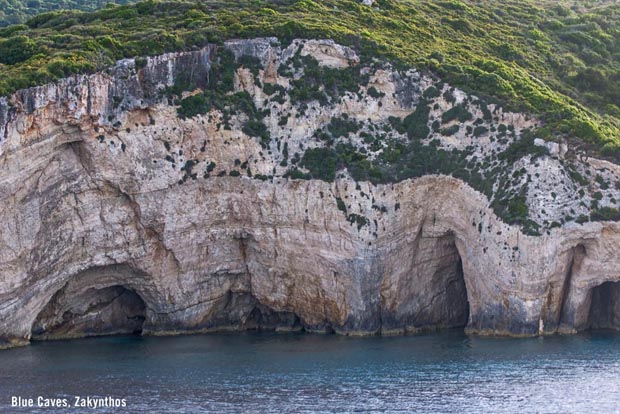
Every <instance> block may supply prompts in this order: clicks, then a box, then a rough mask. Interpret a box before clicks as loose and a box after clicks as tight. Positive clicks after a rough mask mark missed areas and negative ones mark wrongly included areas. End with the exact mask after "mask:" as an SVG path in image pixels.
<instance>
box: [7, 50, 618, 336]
mask: <svg viewBox="0 0 620 414" xmlns="http://www.w3.org/2000/svg"><path fill="white" fill-rule="evenodd" d="M227 47H228V49H229V50H230V51H231V52H232V54H233V55H234V58H235V59H236V60H237V61H244V60H243V59H244V58H243V57H244V56H246V57H247V56H250V57H252V58H253V59H254V60H253V61H244V62H245V64H244V65H242V66H241V67H239V68H236V69H235V71H234V78H233V82H234V91H232V92H229V96H230V94H232V93H239V92H243V95H238V96H237V98H238V99H241V98H243V99H246V98H245V97H247V96H249V97H250V99H251V101H252V102H253V104H254V105H255V108H256V111H260V112H261V113H263V114H264V115H263V118H262V119H261V122H262V123H263V125H264V126H265V130H260V128H258V129H259V131H258V132H257V131H255V130H253V129H252V128H250V127H255V128H254V129H256V125H255V124H252V123H251V122H250V121H251V120H252V119H251V116H256V115H255V114H254V115H252V112H251V111H249V112H244V111H236V112H235V111H231V110H230V107H228V109H227V108H226V107H217V105H214V106H212V107H209V108H208V110H207V111H206V112H203V113H197V114H194V115H192V116H187V117H185V118H183V117H179V115H178V113H177V107H178V104H179V103H180V101H181V100H182V99H187V97H190V96H192V95H195V94H197V93H201V91H202V90H203V89H208V88H209V87H210V86H209V85H210V83H209V82H210V78H209V76H210V75H213V73H212V72H210V69H211V67H212V66H213V64H214V62H216V60H217V56H218V53H221V52H219V51H218V50H217V49H216V48H215V47H211V48H207V49H205V50H202V51H198V52H191V53H176V54H169V55H164V56H160V57H157V58H152V59H148V61H147V64H146V66H145V67H143V68H136V67H135V62H134V61H133V60H125V61H121V62H120V63H119V64H118V65H117V66H116V67H115V68H112V69H111V70H110V71H109V72H108V73H99V74H95V75H90V76H74V77H71V78H68V79H65V80H62V81H60V82H58V83H57V84H52V85H47V86H43V87H39V88H32V89H28V90H24V91H20V92H18V93H16V94H14V95H12V96H10V97H7V98H2V99H1V100H0V121H1V122H0V132H1V133H2V134H1V135H0V345H3V346H10V345H16V344H23V343H27V342H28V341H29V340H30V338H31V337H35V338H56V337H67V336H68V337H74V336H82V335H98V334H109V333H120V332H136V331H141V332H143V333H148V334H171V333H180V332H206V331H212V330H224V329H225V330H236V329H276V330H298V329H305V330H309V331H321V332H332V331H335V332H338V333H342V334H377V333H383V334H395V333H407V332H415V331H418V330H423V329H435V328H448V327H466V329H467V330H468V331H469V332H473V333H481V334H505V335H537V334H546V333H555V332H558V331H561V332H575V331H578V330H582V329H589V328H599V327H601V328H618V327H619V326H620V325H619V323H618V321H617V318H616V317H614V316H610V314H611V313H613V312H611V311H609V309H615V308H617V307H618V306H619V304H618V301H619V300H620V295H618V294H617V293H615V292H616V290H617V289H616V288H614V289H615V290H610V291H609V292H607V290H605V289H603V288H597V286H601V285H603V284H604V283H606V282H617V281H620V273H618V270H617V269H618V268H620V267H619V266H618V265H619V264H620V263H618V262H619V261H620V260H619V259H618V257H617V253H616V252H617V246H618V245H619V243H620V226H619V225H618V224H617V223H614V222H587V223H583V224H578V223H577V222H575V221H574V219H575V218H577V217H578V216H579V215H586V214H589V213H590V211H591V206H590V204H589V203H590V202H591V201H592V199H593V197H594V198H595V199H596V201H597V202H598V204H597V207H601V206H612V205H614V203H615V200H616V199H620V195H618V194H617V193H618V191H619V190H618V189H617V188H616V187H615V186H614V185H609V184H610V183H613V182H616V181H617V180H618V177H619V176H620V174H619V172H618V167H617V166H615V165H613V164H609V163H606V162H604V161H599V160H581V161H578V160H573V159H571V160H568V159H566V158H564V157H565V156H566V150H565V149H562V148H561V147H560V144H557V145H558V147H557V148H556V147H554V146H553V145H552V144H550V143H545V142H538V143H537V144H538V145H537V147H539V148H543V147H544V146H547V145H549V146H550V148H546V147H545V148H546V149H545V150H544V151H543V150H540V151H536V154H531V153H528V152H524V153H520V152H518V150H519V148H518V147H515V146H514V145H513V144H514V143H518V142H520V140H521V139H522V137H523V131H524V130H526V129H528V128H533V127H535V126H536V125H537V124H538V121H537V120H536V119H534V118H531V117H528V116H525V115H522V114H514V113H509V112H505V111H503V110H502V109H501V108H499V107H496V106H487V105H485V104H482V103H480V102H479V101H477V100H476V99H475V97H468V96H466V95H465V94H464V93H463V92H462V91H459V90H456V89H454V88H450V87H449V85H443V84H439V83H437V80H434V79H432V78H431V77H429V76H426V75H422V74H420V73H418V72H415V71H408V72H406V73H403V72H398V71H396V70H394V69H392V68H391V67H390V66H389V65H383V64H381V65H378V66H377V65H370V66H369V67H368V68H366V67H364V68H362V69H361V70H360V72H359V73H360V76H362V75H364V74H366V75H368V76H367V78H364V79H367V80H366V82H367V83H366V84H364V85H361V86H360V88H359V90H358V91H349V90H348V89H347V90H346V91H345V92H342V91H340V92H339V94H338V95H335V94H333V93H332V92H330V90H327V89H324V90H323V91H327V92H325V93H326V95H325V98H323V97H322V96H319V97H318V98H317V99H309V100H302V101H295V100H294V99H293V98H292V97H293V96H300V95H299V94H297V95H296V92H295V90H293V89H292V88H296V87H298V86H295V85H296V84H295V81H296V80H299V79H303V78H301V76H302V75H303V73H304V71H309V69H308V68H309V66H306V67H305V68H304V67H303V66H296V63H295V62H297V63H299V62H306V63H305V64H307V65H312V64H313V63H312V62H316V67H318V68H321V67H326V68H328V69H329V70H333V71H339V70H345V71H346V70H349V69H350V68H356V67H359V65H363V63H360V61H359V59H358V58H357V55H356V54H355V52H354V51H353V50H351V49H349V48H346V47H344V46H340V45H336V44H335V43H334V42H332V41H307V42H304V41H295V42H293V44H291V45H290V46H288V47H286V48H282V47H281V46H280V45H279V43H278V42H277V39H257V40H247V41H246V40H244V41H234V42H229V43H228V44H227ZM307 58H311V59H314V61H312V60H311V61H307V60H306V61H304V60H303V59H307ZM253 62H254V63H253ZM253 65H256V66H253ZM316 70H319V69H316ZM188 74H191V75H188ZM188 76H189V77H188ZM364 76H365V75H364ZM179 78H184V79H185V80H186V81H188V82H189V84H191V85H192V87H191V88H188V89H187V90H184V91H182V92H179V93H180V94H181V96H176V97H174V96H170V92H169V90H170V89H171V88H173V87H174V86H175V83H178V82H177V81H178V79H179ZM211 81H212V79H211ZM266 85H271V86H270V87H268V86H266ZM275 85H277V86H279V88H275ZM431 86H432V87H434V88H435V89H436V90H434V91H433V90H430V92H427V91H429V88H430V87H431ZM344 87H345V89H346V88H347V87H348V86H346V85H345V86H344ZM193 88H195V90H193ZM269 88H271V89H272V90H271V92H272V93H267V91H266V89H269ZM371 88H372V89H371ZM440 88H441V89H440ZM320 91H322V90H321V89H320V88H319V92H320ZM315 92H316V91H315ZM328 92H329V93H328ZM299 99H301V98H299ZM321 100H325V102H323V103H321V102H320V101H321ZM187 102H189V101H186V103H187ZM235 102H236V101H235ZM243 102H245V101H243ZM230 105H233V104H230ZM422 105H424V106H426V107H427V108H428V114H427V121H426V122H427V123H426V124H425V125H423V126H425V127H427V130H428V136H426V137H421V138H419V137H418V138H412V137H411V135H412V134H413V135H414V136H415V134H417V131H413V132H411V131H409V132H408V131H404V130H399V125H398V121H397V119H401V121H402V120H403V119H405V118H406V117H407V116H408V115H410V114H412V112H415V111H416V110H417V108H420V107H421V106H422ZM456 106H459V108H457V110H458V111H461V112H459V113H460V114H461V115H462V116H461V118H462V119H459V115H458V114H457V115H456V117H455V118H452V115H454V113H455V111H452V112H451V114H452V115H450V116H445V115H444V114H445V113H447V112H449V111H451V110H452V109H453V108H455V107H456ZM190 109H193V108H190ZM487 111H488V112H487ZM229 112H233V113H229ZM465 113H468V114H469V116H465V115H463V114H465ZM489 114H491V115H490V118H489ZM334 118H338V119H339V120H340V121H338V122H335V121H334ZM478 119H480V120H481V121H478ZM352 120H353V121H355V126H351V125H352V124H351V123H350V121H352ZM435 121H437V122H439V124H440V125H439V126H438V127H436V128H435V127H433V125H434V124H435ZM443 121H445V122H443ZM402 122H405V121H402ZM442 122H443V124H442ZM405 123H406V122H405ZM330 125H331V127H330ZM342 125H345V131H344V132H342V133H341V134H340V131H339V132H334V131H336V130H338V129H342V128H341V127H342ZM347 125H348V127H347ZM389 125H396V127H394V128H388V126H389ZM500 125H503V127H500ZM414 126H415V124H414ZM347 128H349V129H347ZM476 128H478V129H476ZM354 130H355V131H354ZM265 131H266V132H265ZM474 132H475V133H474ZM322 134H323V135H322ZM338 134H340V135H338ZM261 135H262V136H261ZM368 137H371V138H368ZM414 139H416V140H417V141H415V142H413V144H415V145H416V147H415V148H417V149H420V150H423V149H425V148H427V147H429V146H430V147H433V148H437V149H442V150H444V151H446V154H448V152H450V153H451V154H460V155H459V157H461V156H462V158H463V160H464V161H463V162H464V164H463V165H465V167H464V168H465V169H467V171H469V172H468V174H467V177H466V178H463V179H460V178H455V177H449V176H445V175H436V174H430V175H426V174H424V173H423V172H422V173H421V175H423V176H421V177H420V176H416V174H417V173H416V174H413V173H412V174H413V176H411V178H403V177H405V176H398V174H400V173H399V172H398V171H400V170H399V168H401V167H399V164H398V163H396V162H395V163H394V164H389V162H390V161H389V160H390V159H396V158H393V157H397V155H392V151H395V150H398V149H400V150H404V149H405V146H407V145H410V144H411V142H412V141H413V140H414ZM413 144H412V145H413ZM338 145H348V147H347V148H352V149H351V153H352V154H354V155H355V154H365V157H367V158H366V161H367V162H369V163H370V164H371V165H373V166H376V168H377V169H376V172H377V173H382V174H385V173H386V172H390V171H392V172H393V173H394V174H396V176H397V177H400V178H399V179H398V180H396V181H397V182H393V183H391V182H387V181H389V180H388V178H389V177H386V176H385V175H383V178H382V179H377V176H372V175H370V176H369V177H368V179H367V180H359V179H358V178H359V177H358V176H357V175H356V174H360V172H358V171H356V170H355V168H357V167H358V166H359V165H366V164H364V162H366V161H363V160H360V161H356V163H357V164H347V168H345V169H337V171H336V174H335V176H334V177H333V180H327V181H325V180H319V179H315V178H312V176H308V175H306V174H312V172H313V170H312V166H311V164H310V160H311V157H308V156H306V157H305V158H304V156H305V154H307V152H308V151H309V150H312V149H318V150H321V151H323V150H325V151H328V150H329V148H336V147H338ZM399 145H400V146H399ZM285 148H286V150H285ZM341 148H342V147H341ZM407 148H409V147H407ZM515 148H516V150H515ZM513 150H514V151H513ZM459 151H461V152H459ZM515 151H516V152H515ZM413 153H415V152H413ZM324 154H331V153H329V152H324ZM498 154H509V155H511V156H513V157H514V158H515V159H514V160H513V162H512V164H507V162H508V161H506V160H507V158H505V157H504V158H503V157H502V156H499V155H498ZM339 156H342V154H340V155H339ZM355 156H357V155H355ZM493 157H496V158H493ZM455 159H456V158H455ZM459 159H460V158H459ZM322 161H325V162H326V163H327V162H329V161H330V160H329V159H324V160H322ZM414 161H415V162H417V161H416V160H413V161H411V162H410V163H409V164H406V165H408V166H411V165H413V164H412V163H413V162H414ZM484 161H488V164H486V163H485V162H484ZM338 162H341V161H338ZM347 162H349V161H347ZM455 162H456V161H455ZM459 162H460V161H459ZM373 163H374V164H373ZM403 165H405V164H403ZM459 165H461V164H459ZM467 165H469V167H467ZM476 165H477V166H476ZM428 167H429V168H431V170H432V167H433V166H430V165H429V166H428ZM468 168H471V169H468ZM493 169H499V170H501V173H502V174H503V173H505V174H503V175H502V174H499V173H497V172H495V173H493V174H495V175H493V174H492V173H491V172H492V171H493ZM474 170H476V171H478V172H480V174H481V177H482V178H483V179H484V177H493V180H495V181H492V180H491V181H489V182H490V185H491V188H489V191H488V193H484V194H483V193H482V192H480V191H476V190H475V189H474V188H472V185H475V181H472V180H473V178H472V177H473V175H472V174H471V173H472V172H473V171H474ZM370 171H374V170H372V169H370ZM580 171H581V172H583V174H581V173H580ZM586 171H589V172H590V174H586ZM575 173H577V174H578V175H579V177H581V178H580V179H579V177H577V178H574V177H576V175H575ZM484 174H487V175H484ZM536 174H538V175H536ZM298 175H302V176H304V177H303V178H304V179H300V178H299V177H297V176H298ZM418 175H420V174H418ZM454 175H455V176H459V174H454ZM483 175H484V176H483ZM505 177H511V178H510V179H505ZM571 177H573V178H571ZM308 178H311V179H308ZM461 178H462V177H461ZM463 180H466V181H467V180H469V181H468V182H465V181H463ZM502 180H503V181H502ZM575 180H577V181H575ZM581 181H587V183H585V182H584V183H583V184H579V182H581ZM373 182H374V184H373ZM472 182H473V183H474V184H472ZM580 189H584V191H583V195H580V194H579V190H580ZM513 193H514V194H517V193H518V195H519V196H520V197H521V198H520V199H519V200H524V201H523V202H524V203H526V205H527V206H528V207H529V209H530V218H529V219H530V220H531V221H532V223H534V224H533V225H532V226H534V227H530V228H536V229H538V231H539V232H540V233H539V235H537V236H530V235H526V234H524V232H523V229H522V227H520V226H517V225H512V226H511V225H508V224H506V222H505V220H504V219H501V218H499V217H498V216H497V215H496V214H495V212H496V211H498V209H497V203H496V204H495V205H493V204H492V203H493V201H494V200H497V199H498V197H500V195H501V197H508V195H510V194H513ZM507 199H508V198H507ZM494 207H495V208H494ZM567 216H571V217H570V218H571V219H569V218H568V217H567ZM553 222H557V225H552V224H553ZM560 222H561V223H560ZM605 286H607V285H605ZM614 286H615V285H614ZM601 315H603V316H601Z"/></svg>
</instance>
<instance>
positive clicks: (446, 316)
mask: <svg viewBox="0 0 620 414" xmlns="http://www.w3.org/2000/svg"><path fill="white" fill-rule="evenodd" d="M446 252H447V255H446V258H445V260H444V261H443V262H441V263H440V265H439V267H438V268H437V271H436V275H437V276H436V277H437V280H439V281H440V283H441V284H443V287H442V289H443V294H442V295H441V296H440V297H439V301H437V305H436V309H437V311H438V316H439V320H438V323H437V324H438V327H440V328H463V329H464V328H465V327H466V326H467V323H468V321H469V300H468V298H467V287H466V285H465V273H464V271H463V261H462V259H461V255H460V254H459V252H458V250H457V248H456V244H455V243H454V240H450V241H449V242H448V245H447V247H446Z"/></svg>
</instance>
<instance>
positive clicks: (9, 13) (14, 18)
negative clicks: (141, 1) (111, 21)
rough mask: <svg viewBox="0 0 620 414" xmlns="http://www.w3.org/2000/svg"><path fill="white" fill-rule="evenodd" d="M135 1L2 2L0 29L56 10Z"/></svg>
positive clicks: (64, 0) (91, 9)
mask: <svg viewBox="0 0 620 414" xmlns="http://www.w3.org/2000/svg"><path fill="white" fill-rule="evenodd" d="M134 1H135V0H0V27H3V26H8V25H11V24H16V23H23V22H24V21H26V20H28V19H30V18H31V17H32V16H35V15H37V14H40V13H45V12H50V11H54V10H84V11H93V10H96V9H98V8H101V7H103V6H105V5H106V4H108V3H116V4H127V3H133V2H134Z"/></svg>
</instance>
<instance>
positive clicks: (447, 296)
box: [381, 229, 470, 334]
mask: <svg viewBox="0 0 620 414" xmlns="http://www.w3.org/2000/svg"><path fill="white" fill-rule="evenodd" d="M458 244H459V243H458V241H457V238H456V236H455V234H454V232H452V231H447V232H445V233H443V234H425V232H424V231H423V229H420V231H419V233H418V234H417V236H416V237H415V240H414V241H413V243H411V245H410V247H409V248H410V249H411V253H410V258H409V259H408V260H407V263H406V264H404V266H402V268H400V269H390V270H388V272H386V275H385V278H384V281H383V285H382V292H381V297H382V315H381V331H382V333H384V334H389V333H408V332H418V331H421V330H435V329H448V328H465V327H466V326H467V325H468V323H469V321H470V306H469V299H470V298H469V293H468V288H467V283H466V278H465V272H464V269H463V260H462V256H461V251H460V249H459V247H458ZM399 263H403V262H399Z"/></svg>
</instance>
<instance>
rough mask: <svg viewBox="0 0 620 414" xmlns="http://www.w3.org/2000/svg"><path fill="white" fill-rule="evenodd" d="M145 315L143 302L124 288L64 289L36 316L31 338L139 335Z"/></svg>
mask: <svg viewBox="0 0 620 414" xmlns="http://www.w3.org/2000/svg"><path fill="white" fill-rule="evenodd" d="M145 312H146V306H145V303H144V301H143V300H142V298H141V297H140V296H139V295H138V294H137V293H136V292H134V291H133V290H131V289H128V288H126V287H124V286H120V285H115V286H109V287H104V288H93V287H91V288H87V289H83V290H76V289H72V288H69V287H67V286H65V287H64V288H63V289H61V290H59V291H58V292H56V294H55V295H54V296H53V297H52V299H51V300H50V302H49V303H48V304H47V305H46V306H45V308H44V309H43V310H42V311H41V312H40V313H39V315H38V316H37V318H36V320H35V322H34V324H33V326H32V336H31V337H32V339H33V340H45V339H66V338H80V337H87V336H102V335H120V334H135V335H140V334H141V333H142V326H143V324H144V320H145Z"/></svg>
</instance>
